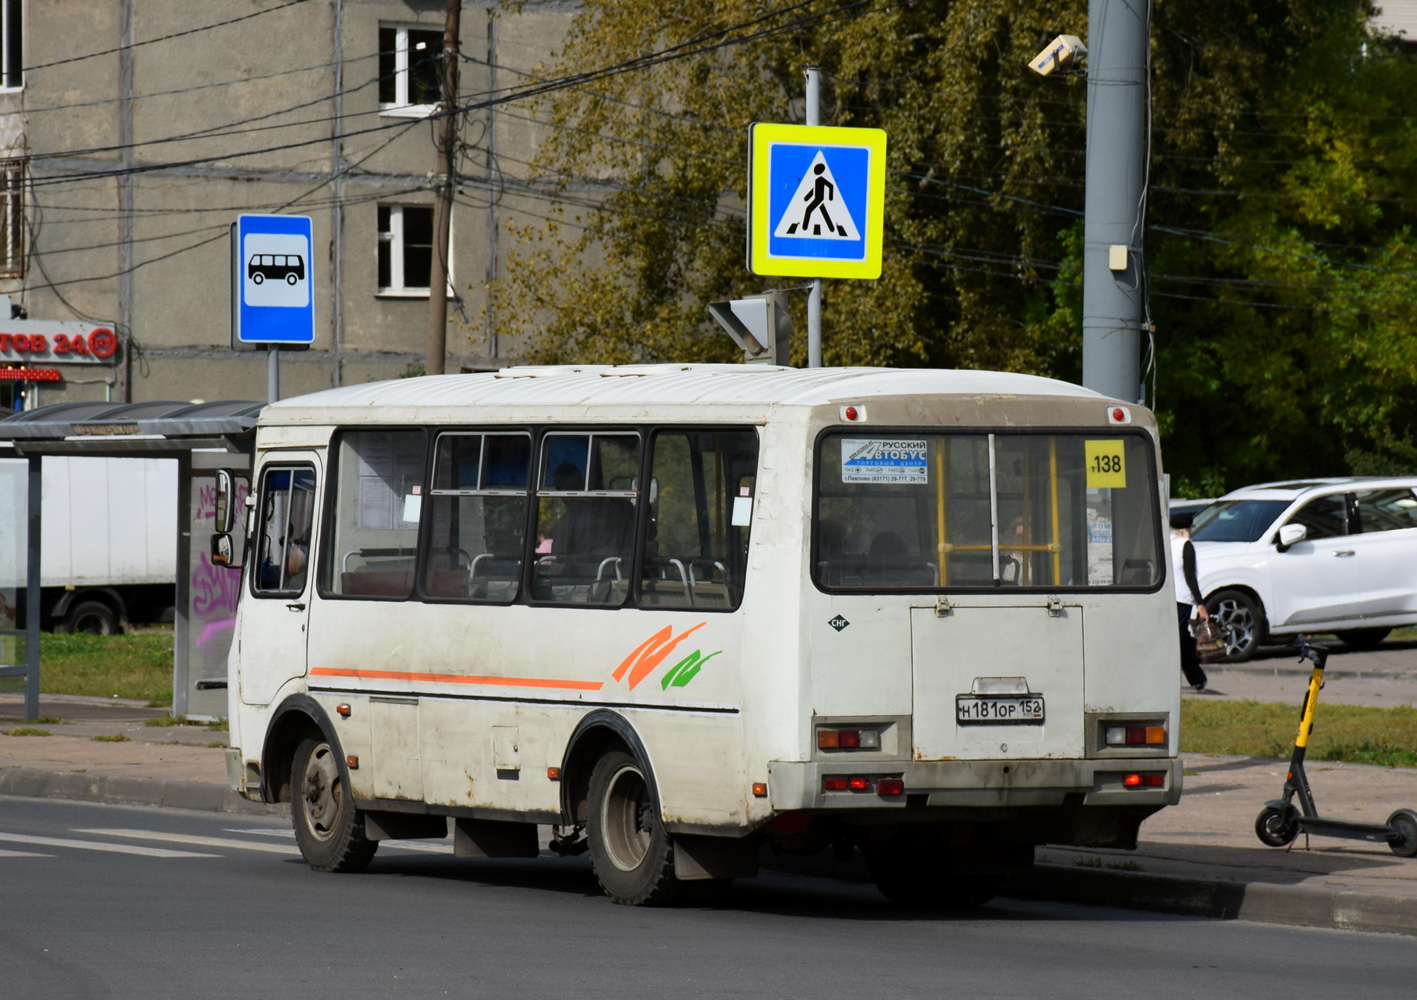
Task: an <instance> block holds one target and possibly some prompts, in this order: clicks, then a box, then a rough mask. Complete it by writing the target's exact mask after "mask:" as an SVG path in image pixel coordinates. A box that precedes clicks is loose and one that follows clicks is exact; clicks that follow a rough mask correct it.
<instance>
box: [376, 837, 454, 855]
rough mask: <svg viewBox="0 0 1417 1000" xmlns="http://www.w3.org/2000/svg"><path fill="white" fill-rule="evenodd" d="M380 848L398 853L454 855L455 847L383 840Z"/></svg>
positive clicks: (410, 841)
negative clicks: (418, 852)
mask: <svg viewBox="0 0 1417 1000" xmlns="http://www.w3.org/2000/svg"><path fill="white" fill-rule="evenodd" d="M379 846H380V847H382V848H385V849H388V850H396V851H428V852H429V853H431V854H452V853H453V845H452V844H448V843H442V844H420V843H418V842H416V841H412V840H381V841H379Z"/></svg>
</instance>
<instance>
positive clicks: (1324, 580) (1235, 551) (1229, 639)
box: [1191, 478, 1417, 661]
mask: <svg viewBox="0 0 1417 1000" xmlns="http://www.w3.org/2000/svg"><path fill="white" fill-rule="evenodd" d="M1191 538H1192V540H1193V541H1194V542H1195V546H1196V570H1197V575H1198V576H1199V577H1200V585H1201V592H1202V593H1203V594H1204V595H1205V603H1206V607H1207V608H1209V610H1210V613H1211V614H1212V615H1214V616H1216V617H1217V619H1218V620H1219V621H1220V623H1221V626H1222V627H1223V628H1224V630H1225V636H1226V640H1225V642H1226V648H1227V650H1228V653H1229V655H1228V656H1227V657H1226V658H1227V659H1228V660H1231V661H1239V660H1248V659H1249V658H1250V657H1251V656H1253V655H1254V653H1255V650H1256V649H1257V648H1258V647H1259V645H1260V643H1261V642H1264V641H1265V640H1266V638H1267V637H1270V636H1281V635H1294V634H1295V633H1298V632H1336V633H1337V634H1338V637H1339V638H1340V639H1342V640H1343V641H1344V642H1346V643H1347V644H1349V645H1350V646H1354V647H1356V648H1359V649H1367V648H1371V647H1373V646H1376V645H1377V644H1378V643H1380V642H1382V641H1383V639H1384V638H1386V637H1387V634H1388V633H1389V632H1391V631H1392V629H1393V628H1394V627H1396V626H1398V625H1412V624H1417V478H1400V479H1374V478H1363V479H1310V480H1304V481H1294V482H1284V483H1263V484H1261V485H1259V486H1246V487H1245V488H1243V489H1239V490H1235V491H1233V492H1231V493H1227V494H1225V496H1223V497H1221V498H1220V499H1219V500H1217V501H1215V502H1214V503H1213V504H1211V505H1210V506H1209V507H1207V508H1205V509H1204V510H1202V511H1200V512H1199V513H1198V514H1197V515H1196V517H1195V522H1194V524H1193V525H1192V528H1191Z"/></svg>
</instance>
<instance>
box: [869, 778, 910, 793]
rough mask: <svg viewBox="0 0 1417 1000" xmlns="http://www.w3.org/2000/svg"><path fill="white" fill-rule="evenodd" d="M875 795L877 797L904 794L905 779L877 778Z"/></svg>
mask: <svg viewBox="0 0 1417 1000" xmlns="http://www.w3.org/2000/svg"><path fill="white" fill-rule="evenodd" d="M876 794H877V795H904V794H905V779H904V778H877V779H876Z"/></svg>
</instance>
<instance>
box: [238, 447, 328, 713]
mask: <svg viewBox="0 0 1417 1000" xmlns="http://www.w3.org/2000/svg"><path fill="white" fill-rule="evenodd" d="M319 468H320V466H319V459H318V457H317V456H316V455H315V454H314V453H312V452H285V453H282V454H280V455H279V456H273V457H271V458H269V459H267V461H266V462H265V464H264V465H262V467H261V470H260V472H259V474H258V477H257V483H258V484H259V493H258V494H257V501H256V523H255V529H254V531H253V532H252V542H253V547H251V548H248V549H247V551H248V552H250V553H251V557H250V566H249V569H248V571H247V580H248V586H249V591H248V592H247V594H246V595H245V599H243V600H242V602H241V608H240V614H239V617H238V622H237V629H238V631H237V644H238V645H237V655H238V657H239V664H240V667H239V670H238V683H239V686H240V689H241V700H242V702H244V703H245V704H248V705H268V704H270V702H271V700H272V699H273V698H275V697H276V695H277V693H278V692H279V691H280V689H281V687H282V686H283V685H284V684H286V683H287V682H288V681H290V680H292V679H294V678H297V677H303V676H304V675H305V670H306V635H307V632H306V624H307V620H308V609H309V603H310V593H311V589H312V577H313V574H312V573H311V572H310V554H311V552H313V551H314V550H313V545H314V541H315V521H316V518H315V511H316V500H317V496H316V494H317V492H318V489H317V488H318V482H319Z"/></svg>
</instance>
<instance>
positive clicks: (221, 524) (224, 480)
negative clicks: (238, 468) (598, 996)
mask: <svg viewBox="0 0 1417 1000" xmlns="http://www.w3.org/2000/svg"><path fill="white" fill-rule="evenodd" d="M235 501H236V473H234V472H232V471H231V470H230V469H217V471H216V530H217V531H218V532H219V533H221V534H224V535H225V534H230V533H231V529H232V528H233V527H235V526H236V502H235Z"/></svg>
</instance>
